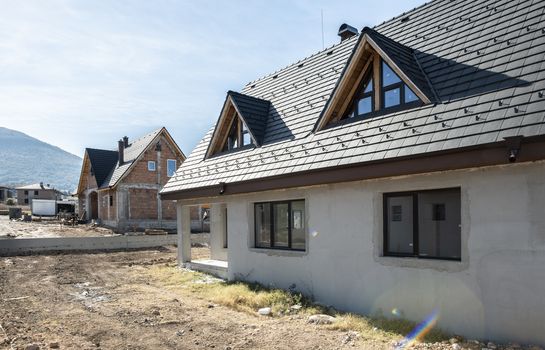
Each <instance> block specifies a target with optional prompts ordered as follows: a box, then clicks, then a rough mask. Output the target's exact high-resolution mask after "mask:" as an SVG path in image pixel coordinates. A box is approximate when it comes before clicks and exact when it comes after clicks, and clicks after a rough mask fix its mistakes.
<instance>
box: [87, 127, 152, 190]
mask: <svg viewBox="0 0 545 350" xmlns="http://www.w3.org/2000/svg"><path fill="white" fill-rule="evenodd" d="M162 130H163V128H161V129H157V130H154V131H152V132H150V133H149V134H147V135H145V136H142V137H141V138H139V139H137V140H134V141H132V142H131V143H129V147H126V148H125V149H124V152H123V164H121V165H119V163H118V156H119V152H118V151H112V150H103V149H94V148H86V149H85V150H86V152H87V155H88V156H89V160H90V162H91V166H92V168H93V172H94V173H95V178H96V180H97V186H98V188H106V187H109V186H115V185H116V183H117V181H119V180H120V179H121V178H122V177H123V176H124V175H125V174H126V173H127V171H128V170H129V168H130V167H131V165H132V164H133V163H134V161H135V160H137V159H138V158H139V157H140V155H141V154H142V153H143V152H144V151H145V150H146V149H147V148H148V147H149V146H150V144H151V143H152V142H153V140H154V139H155V138H156V137H157V135H158V134H159V133H161V131H162Z"/></svg>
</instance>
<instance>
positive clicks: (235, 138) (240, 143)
mask: <svg viewBox="0 0 545 350" xmlns="http://www.w3.org/2000/svg"><path fill="white" fill-rule="evenodd" d="M253 144H254V142H253V140H252V137H251V136H250V131H249V130H248V127H247V126H246V124H244V122H243V121H242V120H241V119H240V118H239V117H238V116H236V115H235V117H234V118H233V122H232V124H231V127H230V129H229V134H228V135H227V139H226V140H225V144H224V146H223V149H222V151H231V150H234V149H237V148H241V147H244V146H248V145H253Z"/></svg>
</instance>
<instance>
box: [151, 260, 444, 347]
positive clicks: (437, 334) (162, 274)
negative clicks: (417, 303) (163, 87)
mask: <svg viewBox="0 0 545 350" xmlns="http://www.w3.org/2000/svg"><path fill="white" fill-rule="evenodd" d="M151 271H153V275H154V277H156V278H159V279H160V280H162V281H163V283H164V284H165V285H166V286H167V287H168V288H176V289H179V288H183V289H185V290H187V291H189V292H190V293H194V294H196V295H197V296H198V297H200V298H203V299H206V300H209V301H211V302H213V303H217V304H220V305H224V306H227V307H229V308H232V309H234V310H238V311H242V312H247V313H251V314H255V313H256V311H257V310H258V309H260V308H263V307H270V308H271V309H272V314H273V315H274V316H279V317H281V316H283V315H287V314H293V313H294V310H292V309H290V308H291V307H292V306H294V305H301V309H300V310H298V311H296V312H297V313H299V314H303V315H312V314H317V313H325V314H329V315H331V316H335V317H336V319H337V321H336V322H334V323H333V324H331V325H327V326H326V327H328V328H329V329H334V330H341V331H356V332H359V333H360V334H361V335H362V337H364V338H372V339H376V340H382V341H391V340H399V339H400V338H402V337H404V336H405V335H407V334H408V333H409V332H410V331H411V330H412V329H413V328H414V327H415V326H416V323H414V322H411V321H408V320H405V319H402V318H392V319H390V318H386V317H381V316H377V317H366V316H361V315H356V314H352V313H343V312H338V311H336V310H333V309H328V308H324V307H322V306H318V305H316V304H313V303H312V301H311V300H310V299H308V298H306V297H305V296H304V295H302V294H300V293H297V292H290V291H285V290H281V289H270V288H266V287H264V286H262V285H260V284H257V283H245V282H213V283H197V282H198V281H199V280H202V279H203V278H205V276H206V275H203V274H200V273H196V272H191V271H187V270H179V269H176V268H172V267H163V266H156V267H152V268H151ZM448 339H449V336H448V335H447V334H445V333H443V332H442V331H441V330H439V329H436V328H434V329H432V330H431V331H430V332H429V333H427V334H426V335H425V336H424V338H423V339H422V340H423V341H424V342H437V341H443V340H448Z"/></svg>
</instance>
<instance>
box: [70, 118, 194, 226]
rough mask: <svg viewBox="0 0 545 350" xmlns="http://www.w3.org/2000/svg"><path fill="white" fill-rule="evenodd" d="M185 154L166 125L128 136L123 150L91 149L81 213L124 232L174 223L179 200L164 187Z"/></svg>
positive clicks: (81, 189) (81, 191) (86, 158)
mask: <svg viewBox="0 0 545 350" xmlns="http://www.w3.org/2000/svg"><path fill="white" fill-rule="evenodd" d="M184 160H185V155H184V154H183V152H182V150H181V149H180V148H179V147H178V145H177V144H176V142H175V141H174V140H173V138H172V136H171V135H170V134H169V132H168V131H167V130H166V129H165V128H164V127H163V128H161V129H158V130H155V131H153V132H151V133H149V134H147V135H145V136H143V137H141V138H139V139H138V140H135V141H133V142H129V138H128V137H126V136H125V137H124V138H123V139H122V140H119V142H118V149H117V151H112V150H102V149H93V148H86V149H85V154H84V158H83V165H82V170H81V175H80V180H79V185H78V190H77V195H78V202H79V213H80V216H81V215H84V217H85V218H86V219H87V220H93V219H94V220H99V222H100V223H102V224H104V225H106V226H109V227H112V228H115V229H117V230H118V231H121V232H122V231H125V230H128V229H143V228H167V229H168V228H174V227H175V226H176V208H175V203H174V201H170V200H161V199H160V198H159V191H160V190H161V188H162V187H163V186H164V185H165V184H166V182H167V181H168V179H169V178H170V176H172V175H173V174H174V172H175V171H176V168H177V167H178V166H179V165H180V164H181V163H182V162H183V161H184Z"/></svg>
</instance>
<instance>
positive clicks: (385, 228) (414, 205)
mask: <svg viewBox="0 0 545 350" xmlns="http://www.w3.org/2000/svg"><path fill="white" fill-rule="evenodd" d="M450 190H458V191H459V192H460V205H461V204H462V198H461V196H462V189H461V188H460V187H447V188H437V189H429V190H414V191H403V192H388V193H383V194H382V255H383V256H385V257H394V258H416V259H427V260H448V261H458V262H461V261H462V255H463V254H462V251H461V250H460V258H450V257H438V256H430V255H420V253H419V251H420V249H419V248H420V247H419V239H418V238H419V237H418V234H419V231H418V229H419V225H418V224H419V217H418V214H419V208H418V194H419V193H427V192H428V193H429V192H443V191H450ZM408 196H411V197H412V211H413V215H412V216H413V218H412V219H413V225H412V226H413V227H412V230H413V253H412V254H407V253H396V252H390V251H388V243H389V242H388V218H389V213H388V198H390V197H408ZM461 219H462V218H461V217H460V225H461ZM460 244H462V229H461V227H460ZM460 248H462V247H460Z"/></svg>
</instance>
